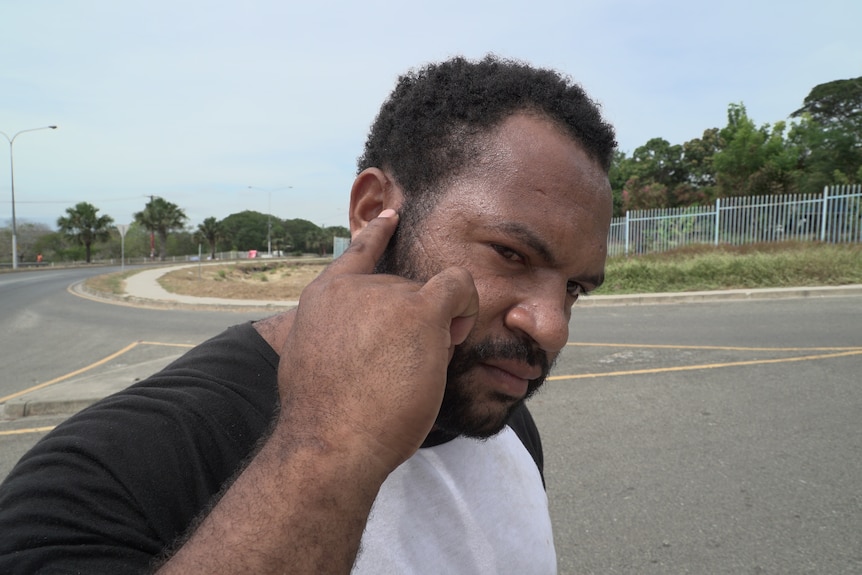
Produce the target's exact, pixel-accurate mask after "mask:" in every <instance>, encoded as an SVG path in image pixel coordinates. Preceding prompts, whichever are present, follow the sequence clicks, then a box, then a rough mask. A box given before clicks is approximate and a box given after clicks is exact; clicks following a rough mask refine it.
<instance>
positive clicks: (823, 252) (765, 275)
mask: <svg viewBox="0 0 862 575" xmlns="http://www.w3.org/2000/svg"><path fill="white" fill-rule="evenodd" d="M858 283H862V245H859V244H825V243H807V242H786V243H769V244H751V245H744V246H718V247H713V246H688V247H686V248H682V249H679V250H674V251H671V252H664V253H660V254H649V255H641V256H632V257H624V256H622V257H614V258H609V259H608V263H607V267H606V269H605V283H604V285H603V286H602V287H601V288H599V289H598V290H596V291H595V292H594V293H596V294H605V295H610V294H633V293H658V292H680V291H705V290H723V289H755V288H777V287H806V286H831V285H848V284H858Z"/></svg>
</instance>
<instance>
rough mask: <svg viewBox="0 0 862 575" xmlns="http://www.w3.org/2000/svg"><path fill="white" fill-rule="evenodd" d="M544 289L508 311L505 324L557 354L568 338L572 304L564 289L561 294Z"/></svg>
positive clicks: (549, 351) (542, 347)
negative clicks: (568, 302)
mask: <svg viewBox="0 0 862 575" xmlns="http://www.w3.org/2000/svg"><path fill="white" fill-rule="evenodd" d="M550 291H551V290H543V291H542V292H540V293H536V292H534V293H532V294H530V296H529V297H525V298H524V299H523V300H521V301H519V302H518V303H516V304H515V305H513V306H512V307H511V308H509V310H508V312H507V313H506V320H505V323H506V327H507V328H509V329H510V330H512V331H514V332H521V333H523V334H525V335H527V336H529V337H530V338H531V339H532V340H533V341H535V342H536V344H537V345H538V346H539V347H540V348H541V349H543V350H544V351H545V352H548V353H554V354H555V353H557V352H559V351H560V350H561V349H563V347H565V345H566V343H567V342H568V341H569V319H570V317H571V307H570V306H568V305H567V302H566V298H565V292H563V296H562V297H560V296H558V295H555V294H551V293H549V292H550Z"/></svg>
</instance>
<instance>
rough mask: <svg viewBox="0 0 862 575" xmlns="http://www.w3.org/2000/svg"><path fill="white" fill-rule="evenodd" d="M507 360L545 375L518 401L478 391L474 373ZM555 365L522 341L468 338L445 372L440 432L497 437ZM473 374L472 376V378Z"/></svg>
mask: <svg viewBox="0 0 862 575" xmlns="http://www.w3.org/2000/svg"><path fill="white" fill-rule="evenodd" d="M495 359H507V360H516V361H519V362H521V363H525V364H527V365H529V366H531V367H536V366H539V367H541V370H542V374H541V375H540V376H539V377H537V378H536V379H531V380H529V382H528V383H527V393H526V394H525V395H524V397H522V398H519V399H515V398H512V397H509V396H508V395H504V394H502V393H499V392H494V391H487V390H483V389H481V388H477V387H476V386H477V385H478V384H476V383H475V380H474V377H475V369H476V368H477V367H479V366H480V364H482V363H485V362H487V361H489V360H491V361H493V360H495ZM552 365H553V362H551V361H549V360H548V355H547V354H546V353H545V352H544V351H542V350H541V349H538V348H537V347H536V346H535V344H531V343H530V342H528V341H525V340H523V339H520V338H517V337H513V338H512V339H491V338H487V339H484V340H482V341H480V342H478V343H471V342H470V341H469V338H468V340H467V341H465V342H464V343H463V344H461V345H459V346H457V347H456V348H455V353H454V354H453V355H452V360H451V361H450V362H449V368H448V370H447V371H446V390H445V391H444V392H443V403H442V404H441V406H440V413H439V414H438V415H437V420H436V422H435V424H436V427H437V428H438V429H440V430H443V431H446V432H449V433H455V434H459V435H465V436H467V437H475V438H480V439H482V438H487V437H491V436H492V435H496V434H497V433H499V432H500V431H502V429H503V428H504V427H505V426H506V423H507V422H508V421H509V418H510V417H511V416H512V414H513V413H514V412H515V410H516V409H518V408H519V407H520V406H521V405H523V403H524V402H525V401H526V400H527V399H529V398H530V397H532V396H533V394H535V393H536V391H538V390H539V388H540V387H541V386H542V384H544V383H545V378H547V377H548V373H549V372H550V371H551V367H552ZM471 370H473V374H471V373H470V372H471Z"/></svg>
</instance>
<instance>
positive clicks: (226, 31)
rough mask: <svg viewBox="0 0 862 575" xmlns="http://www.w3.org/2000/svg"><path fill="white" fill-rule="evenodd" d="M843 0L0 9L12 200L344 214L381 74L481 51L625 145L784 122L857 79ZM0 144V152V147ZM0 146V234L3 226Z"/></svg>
mask: <svg viewBox="0 0 862 575" xmlns="http://www.w3.org/2000/svg"><path fill="white" fill-rule="evenodd" d="M860 22H862V2H859V1H858V0H819V1H818V2H812V1H811V0H805V1H799V0H785V1H784V2H775V1H774V0H744V1H743V0H722V1H721V2H709V3H702V2H692V1H691V0H655V1H649V0H643V1H636V0H591V1H584V0H560V1H552V0H531V1H530V2H524V1H519V2H515V1H508V0H496V1H489V0H473V1H471V0H435V1H433V2H430V1H429V2H425V1H422V2H419V1H417V2H410V1H408V0H400V1H388V0H387V1H383V0H365V1H364V2H349V1H346V0H341V1H336V0H314V1H305V2H296V1H293V0H281V1H276V0H244V1H242V2H239V1H236V2H227V1H224V0H147V1H146V2H117V1H116V0H28V1H26V2H24V1H16V0H0V23H2V27H0V131H2V132H4V133H5V134H6V135H8V136H9V137H12V136H14V135H15V134H16V133H18V132H19V131H21V130H29V129H32V128H40V127H43V126H48V125H57V126H58V129H56V130H38V131H34V132H26V133H23V134H19V136H18V137H17V138H16V139H15V141H14V145H13V146H12V151H13V156H14V174H15V211H16V219H17V222H18V225H21V224H22V223H25V222H31V223H42V224H47V225H49V226H51V227H54V226H55V224H56V220H57V218H58V217H59V216H62V215H64V213H65V210H66V209H67V208H69V207H72V206H74V205H75V204H77V203H78V202H82V201H85V202H89V203H91V204H93V205H95V206H96V207H97V208H99V214H100V215H105V214H107V215H109V216H111V217H112V218H113V219H114V221H115V223H117V224H121V223H130V222H131V221H132V220H133V214H134V213H135V212H137V211H140V210H142V209H143V207H144V205H145V204H146V202H147V201H148V199H149V197H150V196H160V197H162V198H164V199H166V200H168V201H170V202H173V203H175V204H177V205H178V206H179V207H180V208H181V209H183V210H184V211H185V213H186V214H187V216H188V218H189V220H188V224H189V226H190V227H191V228H196V227H197V225H198V224H199V223H201V222H202V221H203V220H204V218H207V217H210V216H212V217H215V218H217V219H222V218H224V217H226V216H228V215H230V214H233V213H237V212H240V211H243V210H256V211H259V212H262V213H271V214H273V215H274V216H276V217H279V218H284V219H290V218H303V219H306V220H310V221H312V222H314V223H315V224H317V225H320V226H337V225H340V226H347V225H348V222H347V208H348V200H349V194H350V186H351V184H352V182H353V178H354V176H355V171H356V168H355V164H356V158H357V156H359V154H360V153H361V151H362V147H363V144H364V140H365V137H366V135H367V132H368V128H369V126H370V124H371V122H372V121H373V119H374V117H375V115H376V113H377V110H378V108H379V106H380V104H381V103H382V102H383V100H384V99H385V98H386V96H387V95H388V93H389V91H390V90H391V89H392V87H393V86H394V84H395V81H396V80H397V78H398V76H399V75H400V74H402V73H403V72H405V71H407V70H408V69H411V68H417V67H420V66H422V65H423V64H426V63H428V62H435V61H440V60H444V59H447V58H450V57H452V56H456V55H463V56H466V57H468V58H474V59H476V58H481V57H482V56H484V55H485V54H487V53H495V54H497V55H499V56H503V57H506V58H513V59H518V60H523V61H527V62H529V63H531V64H534V65H536V66H541V67H550V68H554V69H556V70H559V71H560V72H563V73H564V74H566V75H568V76H570V77H571V78H572V79H573V80H574V81H575V82H577V83H579V84H581V85H582V86H583V87H584V88H585V89H586V91H587V92H588V93H589V94H590V95H591V97H592V98H593V99H595V100H596V101H597V102H598V103H599V104H600V105H601V106H602V111H603V113H604V114H605V116H606V117H607V119H608V120H610V121H611V123H613V124H614V126H615V127H616V130H617V139H618V141H619V144H620V149H621V150H623V151H625V152H626V153H628V154H631V152H632V151H633V150H634V149H635V148H637V147H639V146H641V145H643V144H645V143H646V142H647V141H648V140H649V139H651V138H656V137H660V138H664V139H665V140H667V141H669V142H670V143H672V144H682V143H684V142H686V141H688V140H691V139H693V138H697V137H700V136H701V135H702V134H703V131H704V130H705V129H708V128H713V127H719V128H720V127H723V126H725V125H726V123H727V122H726V114H727V107H728V105H729V104H731V103H742V104H744V105H745V107H746V109H747V111H748V115H749V117H751V118H752V119H753V120H754V121H755V123H757V124H758V125H761V124H774V123H775V122H777V121H781V120H786V119H787V118H788V116H789V115H790V114H791V113H792V112H793V111H794V110H796V109H798V108H800V107H801V106H802V103H803V100H804V98H805V96H806V95H807V94H808V93H809V91H810V90H811V89H812V88H813V87H814V86H816V85H817V84H821V83H825V82H830V81H833V80H839V79H846V78H855V77H858V76H862V34H859V24H860ZM6 145H7V143H6V142H4V140H3V139H2V137H0V148H3V146H6ZM7 158H8V156H7V154H6V153H5V152H4V153H2V154H0V226H3V227H5V226H9V225H11V218H12V199H11V198H12V194H11V178H10V172H9V168H10V166H9V162H8V161H7Z"/></svg>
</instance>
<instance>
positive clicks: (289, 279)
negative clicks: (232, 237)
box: [158, 262, 325, 300]
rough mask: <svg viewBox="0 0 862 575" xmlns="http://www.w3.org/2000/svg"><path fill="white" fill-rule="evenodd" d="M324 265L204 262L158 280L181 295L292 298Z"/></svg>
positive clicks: (295, 296) (293, 298)
mask: <svg viewBox="0 0 862 575" xmlns="http://www.w3.org/2000/svg"><path fill="white" fill-rule="evenodd" d="M324 267H325V266H324V265H323V264H300V263H290V262H268V263H257V262H256V263H253V264H226V265H204V266H200V268H198V267H189V268H183V269H179V270H175V271H172V272H169V273H167V274H165V275H163V276H162V277H160V278H159V280H158V281H159V283H160V284H161V286H162V287H163V288H165V289H166V290H168V291H169V292H172V293H177V294H182V295H192V296H198V297H219V298H229V299H262V300H295V299H299V294H300V293H301V292H302V290H303V288H305V286H306V285H308V283H309V282H311V281H312V280H313V279H314V278H316V277H317V274H319V273H320V272H321V271H322V270H323V268H324Z"/></svg>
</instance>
